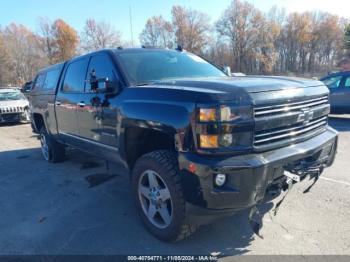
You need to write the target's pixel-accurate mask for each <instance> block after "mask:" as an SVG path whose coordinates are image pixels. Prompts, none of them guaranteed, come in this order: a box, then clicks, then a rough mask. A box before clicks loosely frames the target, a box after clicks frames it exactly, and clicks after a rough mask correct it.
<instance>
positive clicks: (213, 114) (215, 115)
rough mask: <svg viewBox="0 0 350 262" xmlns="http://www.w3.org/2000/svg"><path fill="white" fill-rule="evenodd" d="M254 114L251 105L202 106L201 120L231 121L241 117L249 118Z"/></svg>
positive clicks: (200, 111) (200, 110)
mask: <svg viewBox="0 0 350 262" xmlns="http://www.w3.org/2000/svg"><path fill="white" fill-rule="evenodd" d="M251 116H252V112H251V109H250V107H247V106H243V107H230V106H224V105H223V106H220V107H219V108H218V109H217V108H200V109H199V121H200V122H231V121H235V120H239V119H247V118H249V117H251Z"/></svg>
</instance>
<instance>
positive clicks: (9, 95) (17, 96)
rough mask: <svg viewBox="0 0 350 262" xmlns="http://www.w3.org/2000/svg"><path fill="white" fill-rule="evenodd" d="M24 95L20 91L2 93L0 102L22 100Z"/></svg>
mask: <svg viewBox="0 0 350 262" xmlns="http://www.w3.org/2000/svg"><path fill="white" fill-rule="evenodd" d="M22 99H25V97H24V95H23V94H22V93H21V92H18V91H9V92H0V101H8V100H22Z"/></svg>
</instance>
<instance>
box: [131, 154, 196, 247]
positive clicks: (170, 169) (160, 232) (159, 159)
mask: <svg viewBox="0 0 350 262" xmlns="http://www.w3.org/2000/svg"><path fill="white" fill-rule="evenodd" d="M146 170H153V171H155V172H157V174H158V175H159V176H160V177H161V179H162V180H163V181H164V182H165V183H166V186H167V187H168V189H169V191H170V195H171V201H172V206H173V208H172V210H173V213H172V221H171V223H170V224H169V226H168V227H166V228H162V229H160V228H158V227H156V226H155V225H153V224H152V223H151V222H150V221H149V219H148V217H147V216H146V214H145V213H144V211H143V209H142V204H141V201H140V199H139V192H138V185H139V179H140V176H141V175H142V174H143V173H144V172H145V171H146ZM180 179H181V178H180V172H179V168H178V161H177V157H176V154H175V153H174V152H171V151H168V150H159V151H154V152H151V153H148V154H146V155H143V156H142V157H140V158H139V159H138V160H137V161H136V164H135V166H134V168H133V171H132V191H133V195H134V196H135V202H136V207H137V209H138V212H139V215H140V216H141V219H142V221H143V223H144V224H145V226H146V228H147V229H148V231H149V232H150V233H151V234H153V235H154V236H155V237H157V238H158V239H160V240H162V241H167V242H177V241H180V240H182V239H185V238H187V237H189V236H190V235H191V234H193V233H194V232H195V230H196V226H195V225H190V224H188V223H187V222H186V211H185V198H184V195H183V190H182V185H181V180H180Z"/></svg>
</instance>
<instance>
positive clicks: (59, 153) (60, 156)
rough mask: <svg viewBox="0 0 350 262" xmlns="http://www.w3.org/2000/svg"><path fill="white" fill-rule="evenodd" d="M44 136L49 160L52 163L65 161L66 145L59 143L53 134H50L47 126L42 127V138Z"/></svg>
mask: <svg viewBox="0 0 350 262" xmlns="http://www.w3.org/2000/svg"><path fill="white" fill-rule="evenodd" d="M42 136H44V137H45V140H46V143H47V146H48V157H47V158H46V157H45V156H44V158H45V160H47V161H48V162H51V163H59V162H62V161H64V159H65V146H64V145H62V144H60V143H58V142H57V141H56V140H55V139H54V138H53V137H52V136H50V135H49V134H48V133H47V131H46V128H45V127H42V128H41V129H40V140H41V139H42ZM43 155H44V153H43Z"/></svg>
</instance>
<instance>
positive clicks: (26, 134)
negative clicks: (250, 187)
mask: <svg viewBox="0 0 350 262" xmlns="http://www.w3.org/2000/svg"><path fill="white" fill-rule="evenodd" d="M331 124H332V125H333V126H334V127H335V128H336V129H338V130H339V131H340V132H341V133H340V145H339V150H338V156H337V160H336V162H335V164H334V166H333V167H331V168H329V169H327V170H326V171H325V173H324V174H323V176H322V179H320V181H319V182H318V183H317V184H316V185H315V187H314V188H313V189H312V190H311V192H310V193H308V194H303V190H304V189H305V188H306V187H307V186H308V185H310V183H311V182H308V181H307V182H305V183H302V184H300V185H298V186H296V187H294V188H293V191H292V192H291V193H290V195H289V196H288V198H287V199H286V201H285V203H284V204H283V205H282V206H281V208H280V211H279V214H278V215H277V216H276V217H274V216H273V214H272V210H271V208H272V206H273V204H272V203H266V204H265V205H264V210H265V211H266V212H267V213H266V215H265V217H264V222H265V226H264V228H263V235H264V240H262V239H259V238H258V237H255V236H254V235H252V232H251V230H250V228H249V226H248V222H247V219H246V217H247V214H246V213H245V212H243V213H242V214H238V215H236V216H235V217H231V218H227V219H225V220H221V221H219V222H218V223H216V224H214V225H208V226H203V227H202V228H200V229H199V231H198V232H197V233H196V234H195V235H193V236H192V237H191V238H189V239H187V240H185V241H183V242H180V243H177V244H167V243H163V242H160V241H158V240H156V239H155V238H153V237H152V236H151V235H150V234H148V233H147V231H146V230H145V229H144V227H143V226H142V224H141V222H140V220H139V218H138V216H137V214H136V210H135V208H134V205H133V201H132V196H131V194H130V191H129V187H130V185H129V179H128V175H127V171H126V170H123V169H121V168H119V167H114V166H113V167H112V175H108V174H106V169H105V164H104V162H103V161H101V160H99V159H96V158H93V157H91V156H88V155H85V154H83V153H81V152H79V151H70V152H69V154H68V160H67V161H65V162H64V163H61V164H48V163H46V162H45V161H44V160H43V158H42V156H41V152H40V149H39V142H38V140H37V139H36V138H35V136H33V134H32V133H31V128H30V126H29V125H2V126H0V254H157V255H158V254H210V253H213V252H215V253H218V252H219V253H220V254H221V255H222V256H231V255H235V254H350V174H349V170H350V150H349V148H350V118H347V117H336V118H332V119H331Z"/></svg>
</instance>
